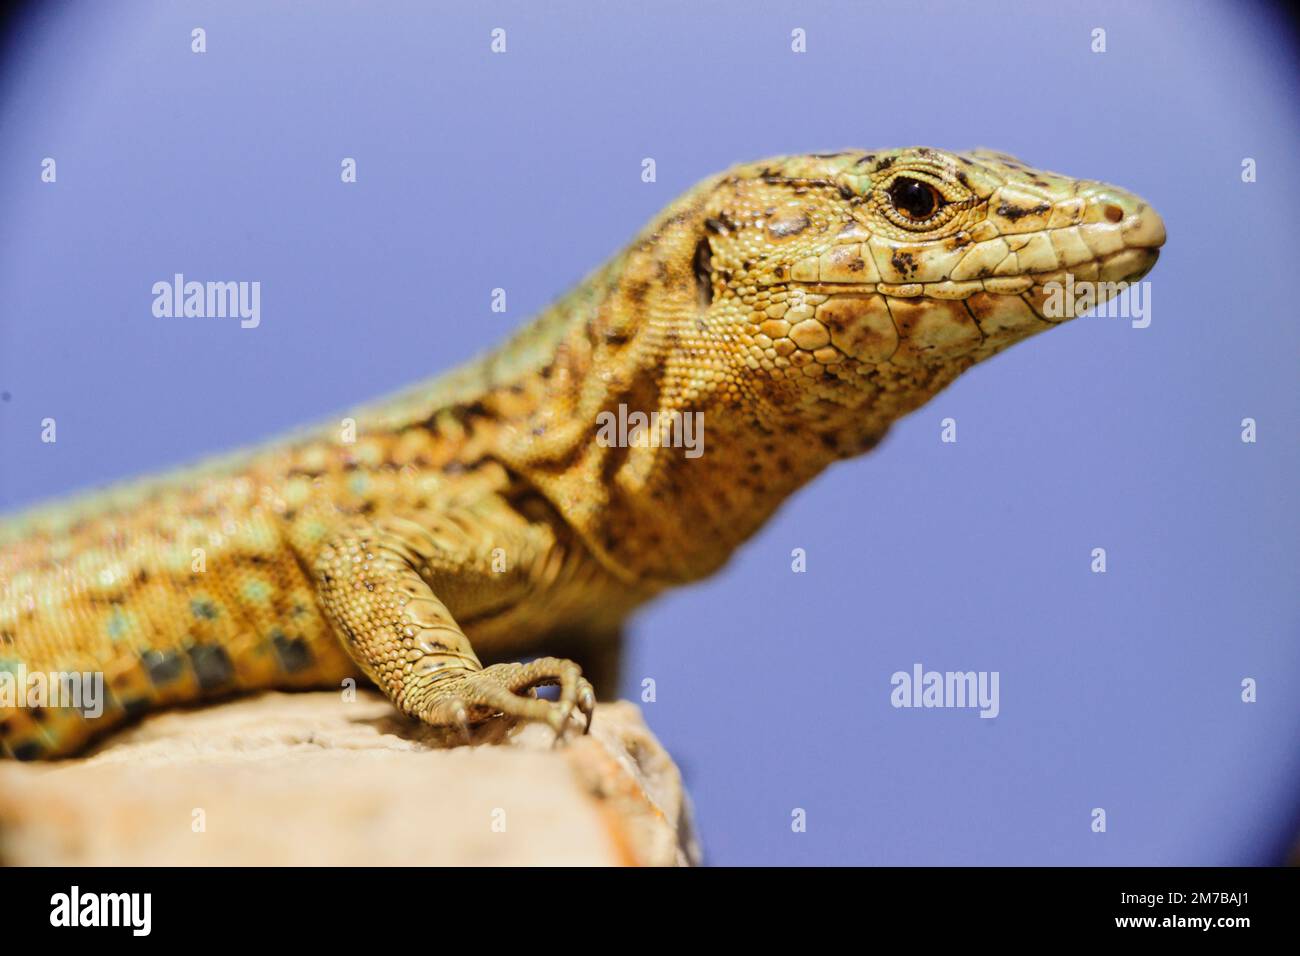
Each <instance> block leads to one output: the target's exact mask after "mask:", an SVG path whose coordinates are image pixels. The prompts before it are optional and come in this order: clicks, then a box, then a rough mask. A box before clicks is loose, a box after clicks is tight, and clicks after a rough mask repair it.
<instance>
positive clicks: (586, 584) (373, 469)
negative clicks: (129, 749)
mask: <svg viewBox="0 0 1300 956" xmlns="http://www.w3.org/2000/svg"><path fill="white" fill-rule="evenodd" d="M1164 240H1165V228H1164V224H1163V222H1162V221H1161V219H1160V216H1159V215H1158V214H1157V213H1156V212H1155V210H1154V209H1152V208H1151V206H1149V205H1148V204H1147V203H1146V202H1145V201H1143V200H1142V199H1140V198H1138V197H1137V196H1136V195H1134V194H1132V193H1130V192H1127V191H1125V190H1123V189H1120V188H1118V187H1115V186H1111V185H1108V184H1105V183H1102V182H1098V181H1094V180H1084V179H1073V178H1070V177H1067V176H1064V175H1060V174H1056V173H1050V172H1046V171H1042V170H1039V169H1035V168H1033V167H1031V166H1029V165H1028V164H1026V163H1024V162H1022V161H1020V160H1018V159H1016V158H1014V157H1012V156H1010V155H1008V154H1004V153H998V152H994V151H991V150H983V149H981V150H973V151H969V152H950V151H946V150H942V149H936V148H929V147H909V148H902V149H885V150H874V151H870V150H861V149H854V150H846V151H841V152H835V153H819V154H805V155H791V156H782V157H777V158H772V159H767V160H763V161H759V162H752V163H745V164H742V165H738V166H735V167H733V168H731V169H729V170H727V171H725V172H722V173H720V174H717V175H714V176H711V177H709V178H707V179H705V180H703V181H702V182H700V183H699V184H697V185H696V186H694V187H693V188H691V189H690V190H689V191H687V192H686V193H685V194H684V195H682V196H681V197H680V198H678V199H677V200H676V201H675V202H673V203H671V204H670V205H669V206H667V207H666V208H665V209H664V210H663V211H662V212H661V213H660V214H659V215H658V216H657V217H655V218H654V219H653V220H652V221H651V222H650V223H649V224H648V225H647V226H645V227H644V228H643V230H642V231H641V232H640V233H639V234H638V235H637V236H636V237H635V238H634V240H633V241H632V243H631V244H630V245H629V246H628V247H627V248H626V249H625V250H623V251H622V252H620V253H618V254H617V255H615V256H614V257H613V258H612V259H610V260H609V261H608V262H606V263H605V264H604V265H602V266H600V267H599V268H597V269H596V270H595V271H594V272H592V273H591V274H590V275H589V276H587V277H586V278H585V279H584V280H583V281H582V282H581V283H580V284H578V285H577V286H576V287H575V288H574V289H573V290H572V291H571V292H569V293H568V294H567V295H565V296H564V297H562V298H560V299H558V300H557V301H556V302H555V303H554V304H553V305H551V306H550V307H549V308H547V309H545V310H544V311H543V312H542V313H541V314H540V315H539V316H537V317H536V318H535V319H534V320H532V322H530V323H529V324H527V325H526V326H524V327H523V328H522V329H521V330H520V331H518V332H517V333H516V334H515V335H514V337H513V338H511V339H509V340H508V341H507V342H506V343H504V344H503V345H502V346H500V347H499V348H497V349H496V350H495V351H492V352H489V353H488V354H486V355H484V356H482V357H480V358H477V359H474V360H472V361H470V362H469V363H467V364H466V365H463V366H462V367H460V368H459V369H457V370H454V371H452V372H451V373H448V374H446V375H444V376H442V377H436V378H433V379H430V380H428V381H425V382H423V383H421V384H419V385H416V386H414V387H410V388H408V389H406V390H405V391H402V392H399V393H397V394H395V395H393V396H390V397H388V398H386V399H382V400H379V401H376V402H373V403H370V404H367V405H363V406H361V407H360V408H357V409H355V410H353V411H351V412H349V413H347V417H346V418H344V419H341V420H340V419H331V420H329V421H328V422H326V423H325V424H322V425H318V426H316V427H313V428H309V429H307V430H305V431H301V432H297V433H294V434H291V435H288V436H285V437H281V438H279V439H277V440H273V441H270V442H267V443H265V444H262V445H259V446H255V447H253V448H250V449H246V450H244V451H241V452H236V453H234V454H227V455H225V456H224V457H220V458H215V459H211V460H208V461H206V462H203V463H200V464H199V465H196V466H191V467H189V468H186V469H182V470H180V471H175V472H171V473H168V474H163V475H161V476H157V477H147V478H144V479H136V480H131V481H126V482H121V483H119V484H117V485H114V486H111V487H109V488H108V489H107V490H101V491H98V492H94V493H91V494H85V493H83V494H81V495H78V496H73V497H72V498H70V499H67V500H63V501H56V502H54V503H53V504H48V505H44V506H38V507H36V508H35V509H29V510H27V511H24V512H19V513H17V514H16V515H13V516H11V517H9V518H7V519H5V520H4V521H3V522H0V678H3V677H4V676H5V673H6V672H8V674H9V675H10V680H9V684H10V689H11V691H12V690H13V688H14V685H15V680H14V676H15V675H20V674H23V673H25V674H27V675H29V679H30V675H31V674H35V673H39V674H50V675H59V674H68V673H73V674H92V673H93V674H97V675H102V680H103V682H104V687H105V694H104V697H105V699H106V702H105V703H104V705H103V708H102V713H101V714H99V715H98V716H91V715H88V714H87V713H86V712H85V708H84V707H82V708H81V709H78V708H77V707H76V706H47V707H40V706H24V703H25V701H24V700H23V699H22V691H23V688H21V687H19V688H17V695H15V694H13V693H12V692H11V694H10V697H9V699H8V700H5V699H4V697H3V696H2V695H0V751H3V754H4V755H5V756H6V757H12V758H18V759H38V758H59V757H66V756H70V755H74V754H77V753H78V752H80V751H82V750H83V749H84V748H85V747H86V746H87V745H88V744H89V743H90V742H92V741H94V740H97V739H99V738H100V737H101V736H102V735H103V734H104V733H105V732H106V731H109V730H110V729H112V728H114V727H118V726H120V725H122V724H124V723H125V722H127V721H129V720H131V719H132V718H134V717H136V716H138V715H139V714H142V713H144V712H147V711H150V710H153V709H156V708H159V707H164V706H169V705H177V704H192V703H197V702H202V701H206V700H210V699H213V698H215V697H218V696H222V695H230V694H234V693H238V692H250V691H255V690H259V689H299V688H322V687H331V686H332V687H338V686H339V685H340V682H343V681H346V680H348V679H353V680H365V679H368V680H369V681H370V682H373V684H374V685H376V686H377V687H378V688H379V689H380V690H381V691H382V692H383V693H384V694H386V695H387V696H388V697H389V698H390V699H391V701H392V703H393V704H394V706H395V707H396V708H397V710H399V711H400V712H401V713H403V714H406V715H408V716H409V717H411V718H415V719H416V720H418V721H422V722H424V723H426V724H430V725H433V726H436V727H442V728H448V729H449V730H452V729H456V728H459V730H460V731H462V732H464V731H466V729H467V728H470V727H480V726H484V725H493V726H503V724H502V723H501V722H504V726H507V727H508V726H513V725H514V724H515V722H519V721H523V722H532V721H541V722H545V723H547V724H549V725H550V726H552V727H553V728H555V732H556V739H557V741H558V740H559V739H560V738H561V736H562V735H563V734H564V733H567V732H568V730H569V729H570V728H571V727H572V726H573V725H574V723H575V722H578V723H581V722H582V721H583V720H584V719H585V725H586V728H588V729H589V727H590V721H591V715H592V712H593V709H594V706H595V700H596V691H597V688H599V691H600V694H601V695H602V696H604V695H606V694H607V693H609V692H610V690H611V689H612V685H611V684H610V681H611V680H613V679H615V677H616V674H617V662H618V648H619V644H620V635H621V631H622V624H623V622H624V621H625V619H626V618H627V617H628V616H629V615H630V614H631V613H632V612H633V611H635V609H636V608H638V607H639V606H641V605H642V604H644V603H645V602H647V601H649V600H650V599H652V598H654V597H655V596H656V595H658V594H660V593H662V592H663V591H664V590H666V589H668V588H671V587H674V586H677V585H681V584H684V583H687V582H692V581H696V580H699V579H702V578H705V577H707V576H708V575H710V574H712V573H713V572H715V571H716V570H718V569H719V568H720V567H721V566H722V565H723V564H724V563H725V562H726V561H727V560H728V558H729V556H730V555H731V554H732V553H733V552H734V551H735V550H736V549H737V548H738V547H739V546H740V545H741V544H742V543H743V542H744V541H745V540H746V539H748V538H750V537H751V536H752V535H753V534H754V533H755V532H756V531H757V530H758V529H759V528H760V527H761V526H762V525H763V524H764V522H765V521H766V520H767V519H768V518H769V517H770V516H771V515H772V514H773V513H774V511H775V510H776V509H777V507H778V506H779V505H780V504H781V502H782V501H783V500H785V499H786V498H787V497H789V496H790V495H791V494H792V493H793V492H795V491H796V490H797V489H798V488H800V487H801V486H803V485H804V484H806V483H807V482H809V481H810V480H811V479H813V478H814V477H815V476H816V475H817V474H818V473H819V472H821V471H823V470H824V469H825V468H827V467H828V466H830V465H831V464H833V463H835V462H838V461H841V460H843V459H848V458H852V457H854V456H857V455H860V454H862V453H864V452H866V451H868V450H870V449H871V448H873V447H874V446H876V445H877V444H878V443H879V442H880V441H881V439H882V438H883V437H884V436H885V434H886V432H887V431H888V430H889V428H890V426H891V425H892V424H893V423H894V422H895V421H897V420H898V419H899V418H900V417H902V416H904V415H906V414H907V413H909V412H911V411H913V410H915V409H917V408H918V407H920V406H921V405H923V404H924V403H925V402H927V401H928V400H929V399H931V398H932V397H933V396H934V395H935V394H937V393H938V392H939V391H940V390H942V389H943V388H944V387H946V386H947V385H948V384H949V383H951V382H952V381H953V380H954V379H955V378H956V377H957V376H958V375H959V374H961V373H962V372H963V371H965V370H966V369H968V368H970V367H971V366H973V365H975V364H977V363H978V362H981V361H983V360H985V359H987V358H989V357H991V356H993V355H995V354H997V353H999V352H1001V351H1002V350H1004V349H1006V348H1008V347H1009V346H1011V345H1013V344H1015V343H1017V342H1019V341H1021V340H1022V339H1025V338H1028V337H1030V336H1032V335H1034V334H1036V333H1038V332H1041V331H1044V330H1046V329H1049V328H1052V327H1053V326H1054V325H1058V324H1061V323H1062V322H1063V321H1065V320H1066V319H1067V318H1069V317H1070V316H1069V315H1068V314H1064V315H1063V314H1061V310H1060V309H1059V308H1053V307H1052V305H1051V302H1052V295H1053V294H1054V286H1053V284H1054V283H1062V282H1064V281H1065V279H1066V278H1067V277H1070V278H1071V279H1072V280H1073V281H1074V282H1075V283H1076V285H1081V284H1083V285H1086V284H1088V283H1092V284H1094V285H1095V287H1096V289H1097V301H1104V300H1105V299H1106V298H1109V297H1111V296H1113V295H1114V294H1116V292H1117V291H1118V289H1120V288H1122V287H1123V286H1122V285H1116V284H1117V283H1128V282H1134V281H1137V280H1138V279H1140V278H1141V277H1142V276H1144V275H1145V274H1146V273H1147V272H1148V271H1149V270H1150V268H1151V267H1152V266H1153V265H1154V264H1155V261H1156V259H1157V257H1158V255H1159V249H1160V247H1161V245H1162V244H1163V243H1164ZM615 409H620V410H621V411H622V413H626V411H627V410H629V409H630V410H632V412H634V413H636V412H640V413H646V414H649V413H657V414H656V415H655V419H656V420H658V421H659V422H669V423H675V424H676V425H678V426H680V425H681V424H682V423H683V422H684V421H685V420H686V416H692V415H695V416H699V417H698V421H699V422H701V423H702V424H701V430H700V436H699V437H700V438H702V439H704V440H703V442H702V447H701V449H700V452H701V453H699V454H695V455H690V454H686V453H684V449H683V447H682V445H681V443H680V442H677V441H674V440H672V439H673V436H672V434H671V429H668V430H667V431H664V430H663V429H660V431H659V432H652V429H651V428H644V427H634V428H632V429H631V431H630V432H629V433H627V434H621V435H619V436H616V438H617V440H607V439H608V438H609V435H608V434H607V433H603V432H602V428H601V426H600V424H599V423H600V421H601V420H602V415H608V414H612V413H613V411H614V410H615ZM627 420H628V421H629V422H631V421H633V420H634V419H633V418H632V417H630V416H629V417H628V419H627ZM350 429H351V432H350ZM679 437H680V428H679ZM660 439H665V440H660ZM548 650H549V651H551V652H554V653H559V652H561V651H563V652H564V653H565V654H566V655H567V656H561V657H550V656H543V657H530V655H532V654H536V653H539V652H542V651H548ZM485 662H486V663H485ZM584 671H585V672H584ZM593 680H594V681H595V685H594V686H593V683H592V681H593ZM545 685H558V691H552V692H551V695H552V696H547V695H539V694H538V693H537V688H539V687H542V686H545ZM3 689H4V682H3V680H0V690H3Z"/></svg>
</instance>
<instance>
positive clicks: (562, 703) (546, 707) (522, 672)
mask: <svg viewBox="0 0 1300 956" xmlns="http://www.w3.org/2000/svg"><path fill="white" fill-rule="evenodd" d="M548 684H558V685H560V696H559V699H558V700H555V701H550V700H539V699H538V698H537V697H536V695H535V694H534V693H533V690H534V688H537V687H542V686H545V685H548ZM595 707H596V695H595V692H594V691H593V690H592V687H591V684H590V683H589V682H588V681H587V680H586V679H585V678H584V677H583V676H582V669H581V668H580V667H579V666H578V665H577V664H575V663H573V661H568V660H563V659H562V658H557V657H540V658H538V659H537V660H534V661H529V662H528V663H527V664H494V665H492V666H491V667H487V668H484V669H483V670H480V671H473V672H470V673H467V674H464V675H462V676H460V677H457V678H456V679H454V680H448V681H446V682H445V683H444V684H442V685H441V686H439V687H438V688H437V690H436V692H435V694H434V696H432V698H431V699H430V701H429V704H428V706H426V707H425V708H423V709H422V710H421V712H419V713H418V714H417V716H419V717H420V718H421V719H422V720H424V721H425V722H426V723H430V724H437V725H451V726H461V727H464V728H465V732H464V734H463V735H462V736H464V737H466V738H468V729H467V725H468V724H469V723H470V722H471V720H472V719H478V720H483V719H486V718H488V717H491V716H493V715H496V714H500V715H503V716H505V717H511V718H515V719H517V720H530V721H538V722H539V723H545V724H547V725H548V726H549V727H551V729H552V730H554V731H555V738H554V740H553V741H552V746H558V745H559V743H560V741H561V740H563V739H564V732H565V730H566V729H567V728H568V725H569V720H570V718H571V717H572V716H573V713H574V711H575V710H576V711H578V712H579V713H581V714H582V715H583V717H584V718H585V719H586V725H585V727H584V729H583V733H584V734H585V733H587V732H588V731H589V730H590V729H591V718H592V712H593V711H594V710H595ZM471 715H473V716H472V717H471ZM467 742H468V740H467Z"/></svg>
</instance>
